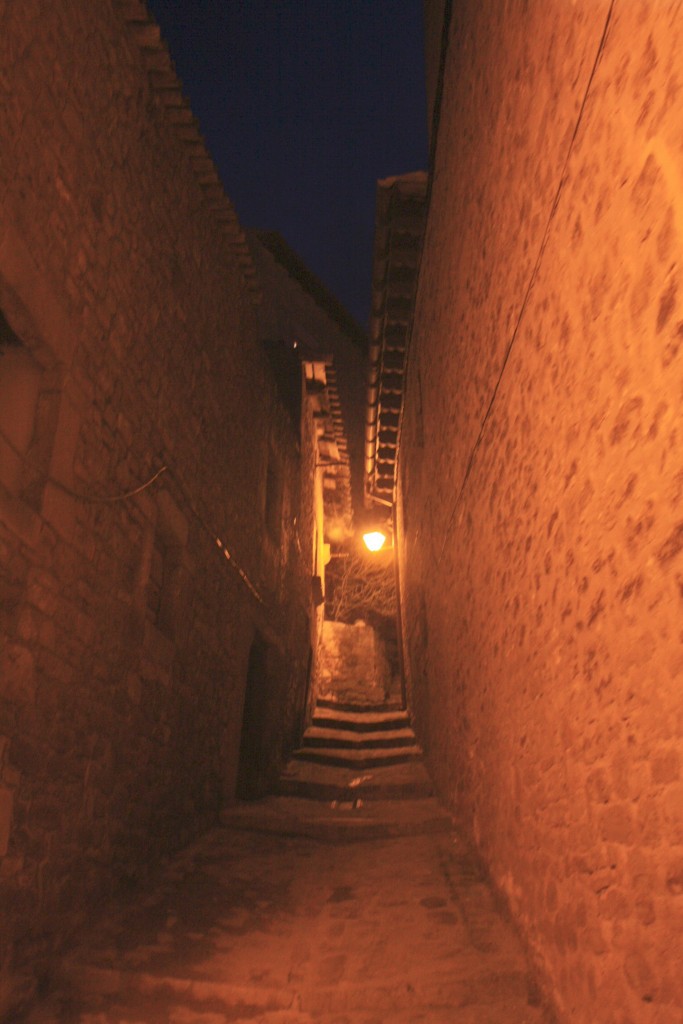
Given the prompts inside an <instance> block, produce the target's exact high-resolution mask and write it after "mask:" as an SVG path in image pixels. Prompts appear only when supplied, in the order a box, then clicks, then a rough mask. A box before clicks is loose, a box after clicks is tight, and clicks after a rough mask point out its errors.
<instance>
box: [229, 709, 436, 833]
mask: <svg viewBox="0 0 683 1024" xmlns="http://www.w3.org/2000/svg"><path fill="white" fill-rule="evenodd" d="M223 822H224V824H227V825H230V826H232V827H237V828H248V829H258V830H260V831H263V832H276V833H279V834H282V835H298V836H307V837H308V838H315V839H321V840H325V841H331V842H335V841H340V842H345V841H349V840H353V839H372V838H391V837H396V836H405V835H419V834H422V833H426V832H447V831H449V830H450V829H451V828H452V824H453V823H452V820H451V817H450V815H448V814H447V813H446V812H445V811H444V809H443V807H441V805H440V804H439V803H438V801H437V800H436V798H435V797H434V795H433V790H432V784H431V781H430V779H429V776H428V775H427V772H426V771H425V768H424V765H423V762H422V751H421V749H420V747H419V745H418V742H417V739H416V737H415V733H414V732H413V728H412V726H411V724H410V716H409V714H408V712H407V711H406V710H405V708H401V707H400V706H399V705H398V704H391V703H390V704H382V705H377V704H348V703H340V702H337V701H333V700H320V701H318V704H317V706H316V708H315V711H314V714H313V719H312V721H311V724H310V725H309V726H308V728H307V729H306V731H305V733H304V736H303V740H302V744H301V747H300V748H299V749H298V750H295V751H294V753H293V754H292V757H291V759H290V761H289V762H288V764H287V765H286V766H285V768H284V770H283V772H282V774H281V775H280V779H279V782H278V787H277V793H276V794H275V795H274V796H271V797H266V798H265V799H262V800H258V801H254V802H251V803H238V804H235V805H233V806H232V807H230V808H229V809H228V810H227V811H226V812H225V813H224V814H223Z"/></svg>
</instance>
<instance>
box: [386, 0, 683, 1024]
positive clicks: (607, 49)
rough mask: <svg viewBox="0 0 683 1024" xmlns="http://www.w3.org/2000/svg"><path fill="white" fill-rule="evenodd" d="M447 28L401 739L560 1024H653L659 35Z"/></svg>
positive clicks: (675, 974) (523, 24)
mask: <svg viewBox="0 0 683 1024" xmlns="http://www.w3.org/2000/svg"><path fill="white" fill-rule="evenodd" d="M430 6H431V5H430ZM434 8H435V12H436V21H437V22H439V21H440V17H441V14H442V13H443V11H444V5H442V4H435V5H434ZM445 8H446V10H445V14H446V17H449V16H450V29H449V31H448V32H447V34H446V40H447V50H446V51H445V53H443V54H441V55H440V53H439V52H438V50H437V51H436V52H432V59H431V64H432V73H431V76H430V82H431V83H432V85H431V94H432V95H433V96H438V95H439V93H440V94H441V104H440V110H439V112H438V118H437V119H436V120H435V121H434V122H433V123H434V124H438V132H437V136H436V138H435V139H434V140H433V143H434V166H433V168H432V180H431V199H430V207H429V215H428V221H427V227H426V234H425V242H424V249H423V257H422V265H421V271H420V278H419V284H418V290H417V300H416V310H415V323H414V329H413V337H412V344H411V348H410V353H409V359H408V362H409V367H408V379H407V387H406V405H405V409H404V417H403V428H402V433H401V441H400V452H399V460H398V461H399V473H398V476H399V496H398V498H399V521H400V524H399V525H400V531H399V532H400V558H401V579H402V598H403V601H402V604H403V622H404V624H405V630H406V634H407V644H408V650H409V660H410V680H409V682H410V685H411V692H412V704H413V711H414V715H415V720H416V725H417V727H418V729H419V732H420V735H421V738H422V740H423V743H424V746H425V749H426V751H427V753H428V757H429V762H430V766H431V769H432V772H433V774H434V777H435V779H436V780H437V783H438V786H439V788H440V791H441V793H442V795H443V796H444V797H445V798H446V799H447V801H448V802H449V804H450V806H451V807H453V808H454V809H456V810H457V812H458V815H459V817H460V818H461V820H462V821H463V822H464V823H465V825H466V826H467V828H468V829H469V832H470V834H471V836H472V838H473V840H474V842H476V845H477V847H478V849H479V851H480V852H481V854H482V856H483V858H484V860H485V862H486V863H487V865H488V867H489V870H490V873H491V876H492V878H493V880H494V882H495V883H496V885H497V886H498V887H499V889H500V890H501V891H502V893H504V895H505V897H506V898H507V901H508V903H509V905H510V907H511V910H512V912H513V914H514V917H515V919H516V920H517V922H518V923H519V925H520V928H521V930H522V932H523V934H524V936H525V937H526V940H527V942H528V945H529V948H530V950H531V951H532V953H533V955H534V957H535V959H536V962H537V963H538V965H539V967H540V970H541V975H542V976H543V977H544V978H545V979H546V982H547V985H548V991H549V992H550V993H551V995H552V997H553V999H554V1001H555V1003H556V1005H557V1008H558V1011H559V1016H560V1019H562V1020H567V1021H570V1020H571V1021H573V1022H575V1024H595V1022H596V1021H601V1022H608V1021H609V1022H614V1024H617V1022H619V1024H626V1022H629V1024H650V1022H651V1024H654V1022H658V1024H673V1022H674V1021H677V1020H680V1019H681V1018H680V1014H681V1007H682V1006H683V987H682V981H681V979H682V975H681V970H680V964H681V935H682V934H683V813H682V812H683V778H682V764H683V750H682V734H683V704H682V702H681V692H682V691H681V687H682V680H683V647H682V646H681V644H682V640H683V634H682V633H681V594H682V593H683V560H682V554H681V553H682V552H683V541H682V537H683V525H682V521H683V512H682V508H683V506H682V504H681V494H682V490H681V465H680V455H679V447H678V446H679V443H680V437H681V431H682V429H683V421H682V418H681V386H682V381H683V363H682V353H683V348H681V343H680V342H681V333H682V332H683V314H682V310H681V289H680V281H679V277H680V266H681V257H682V255H683V226H682V221H681V207H682V204H683V146H682V144H681V131H680V89H681V73H680V69H681V62H680V54H681V47H682V46H683V18H682V17H681V13H680V8H679V5H677V4H669V3H658V2H648V0H643V2H639V3H630V2H619V0H614V2H610V0H604V2H602V0H591V2H580V3H576V4H566V3H551V4H548V3H541V2H536V0H532V2H530V3H521V2H520V3H512V4H501V3H497V2H495V0H491V2H487V3H481V2H479V0H477V2H465V3H458V4H452V5H451V4H446V5H445ZM451 8H452V10H451ZM432 29H433V31H432V33H431V38H433V39H437V38H438V37H439V36H440V32H439V31H438V30H437V29H436V28H435V26H434V25H432ZM440 56H443V57H444V60H443V63H442V69H443V75H442V78H441V81H440V82H439V74H438V68H439V63H440Z"/></svg>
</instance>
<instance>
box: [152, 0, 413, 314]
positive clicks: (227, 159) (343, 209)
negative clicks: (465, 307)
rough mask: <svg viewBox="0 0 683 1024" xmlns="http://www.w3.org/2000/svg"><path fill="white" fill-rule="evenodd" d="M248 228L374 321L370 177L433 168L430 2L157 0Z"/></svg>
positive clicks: (182, 74)
mask: <svg viewBox="0 0 683 1024" xmlns="http://www.w3.org/2000/svg"><path fill="white" fill-rule="evenodd" d="M149 6H150V8H151V10H152V12H153V14H154V16H155V17H156V19H157V21H158V22H159V24H160V26H161V31H162V35H163V36H164V38H165V40H166V42H167V43H168V45H169V48H170V50H171V56H172V57H173V60H174V62H175V66H176V70H177V72H178V74H179V76H180V78H181V80H182V82H183V86H184V92H185V94H186V96H187V97H188V99H189V100H190V103H191V105H192V109H193V111H194V114H195V116H196V117H197V118H198V120H199V122H200V126H201V130H202V133H203V135H204V138H205V139H206V142H207V145H208V148H209V151H210V153H211V155H212V157H213V159H214V161H215V163H216V165H217V167H218V171H219V173H220V175H221V179H222V181H223V185H224V187H225V190H226V192H227V194H228V196H229V197H230V199H231V200H232V202H233V203H234V205H235V207H236V209H237V214H238V216H239V218H240V221H241V222H242V224H243V225H244V226H245V227H254V228H261V229H265V230H272V231H279V232H280V233H281V234H282V235H283V236H284V237H285V239H286V240H287V242H288V243H289V244H290V246H291V247H292V248H293V249H295V250H296V251H297V252H298V253H299V255H300V256H302V257H303V259H304V260H305V261H306V263H307V264H308V266H309V267H310V269H311V270H312V271H313V272H314V273H315V274H317V275H318V277H319V278H320V279H321V280H322V281H323V282H324V283H325V284H326V285H327V286H328V287H329V288H330V290H331V291H332V292H333V294H334V295H335V296H336V297H337V298H338V299H340V300H341V302H342V303H344V305H346V306H347V308H348V309H349V311H350V312H351V313H352V314H353V315H354V316H355V317H356V319H357V320H358V321H359V323H360V324H361V325H362V326H363V327H366V326H367V322H368V316H369V311H370V280H371V268H372V237H373V228H374V205H375V182H376V180H377V179H378V178H382V177H387V176H389V175H393V174H402V173H405V172H407V171H414V170H418V169H426V166H427V130H426V101H425V90H424V63H423V29H422V0H149Z"/></svg>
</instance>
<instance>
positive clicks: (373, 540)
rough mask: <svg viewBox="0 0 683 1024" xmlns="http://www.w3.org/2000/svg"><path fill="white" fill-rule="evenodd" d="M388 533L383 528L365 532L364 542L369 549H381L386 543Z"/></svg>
mask: <svg viewBox="0 0 683 1024" xmlns="http://www.w3.org/2000/svg"><path fill="white" fill-rule="evenodd" d="M386 540H387V535H386V533H383V532H382V531H381V530H370V531H369V532H368V533H364V534H363V543H364V544H365V546H366V548H367V549H368V551H381V550H382V548H383V547H384V545H385V544H386Z"/></svg>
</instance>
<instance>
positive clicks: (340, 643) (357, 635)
mask: <svg viewBox="0 0 683 1024" xmlns="http://www.w3.org/2000/svg"><path fill="white" fill-rule="evenodd" d="M318 671H319V680H318V694H319V696H320V697H329V698H331V699H333V700H338V701H342V702H346V703H351V704H353V703H357V704H381V703H382V702H383V701H384V700H386V699H387V698H388V696H389V694H390V692H391V691H392V688H395V687H393V678H392V674H391V669H390V666H389V662H388V660H387V657H386V654H385V651H384V644H383V642H382V640H381V638H380V637H379V636H378V635H377V632H376V631H375V630H374V629H373V628H372V627H371V626H368V625H366V624H365V623H364V622H361V623H357V624H354V625H350V624H348V623H346V622H333V621H332V620H330V619H328V620H326V621H325V622H324V623H323V629H322V637H321V645H320V661H319V669H318Z"/></svg>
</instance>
